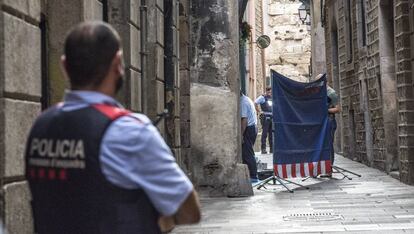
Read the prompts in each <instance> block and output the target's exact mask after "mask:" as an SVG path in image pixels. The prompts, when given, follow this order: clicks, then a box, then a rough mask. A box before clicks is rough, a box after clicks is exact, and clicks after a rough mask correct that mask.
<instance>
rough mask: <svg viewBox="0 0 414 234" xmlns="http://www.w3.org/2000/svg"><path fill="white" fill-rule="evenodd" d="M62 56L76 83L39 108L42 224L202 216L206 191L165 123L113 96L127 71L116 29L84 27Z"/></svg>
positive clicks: (36, 177) (34, 149) (123, 229)
mask: <svg viewBox="0 0 414 234" xmlns="http://www.w3.org/2000/svg"><path fill="white" fill-rule="evenodd" d="M62 65H63V66H62V67H63V70H64V72H65V74H66V75H67V76H68V78H69V81H70V86H71V90H70V91H68V92H67V93H66V94H65V97H64V102H63V103H60V104H58V105H56V106H54V107H51V108H50V109H48V110H46V111H45V112H44V113H42V114H41V115H40V116H39V117H38V119H37V120H36V122H35V123H34V125H33V127H32V129H31V132H30V135H29V138H28V142H27V146H26V155H25V158H26V177H27V179H28V181H29V186H30V190H31V193H32V202H31V204H32V210H33V215H34V227H35V232H36V233H39V234H49V233H51V234H52V233H53V234H56V233H71V234H74V233H81V234H82V233H88V234H93V233H108V234H109V233H111V234H114V233H119V234H128V233H145V234H147V233H160V232H161V231H162V230H163V231H167V230H168V229H171V228H173V227H174V225H175V224H184V223H195V222H198V221H199V219H200V208H199V202H198V198H197V194H196V192H195V191H194V188H193V186H192V184H191V182H190V181H189V180H188V178H187V177H186V176H185V175H184V173H183V172H182V171H181V170H180V168H179V167H178V165H177V164H176V162H175V160H174V158H173V156H172V154H171V151H170V150H169V148H168V147H167V145H166V144H165V142H164V141H163V139H162V138H161V136H160V134H159V133H158V131H157V129H156V128H155V127H154V126H153V125H152V124H151V121H150V120H149V119H148V118H147V117H146V116H144V115H141V114H135V113H131V112H129V111H128V110H126V109H124V108H122V107H121V105H120V104H119V103H118V102H117V101H116V100H115V99H114V97H115V95H116V93H117V91H118V90H119V89H120V87H121V84H122V81H123V78H122V76H123V75H124V66H123V63H122V48H121V42H120V38H119V35H118V34H117V32H116V31H115V30H114V29H113V28H112V27H111V26H110V25H108V24H105V23H103V22H86V23H82V24H80V25H78V26H76V27H75V28H74V29H73V30H72V31H71V32H70V33H69V34H68V36H67V38H66V41H65V45H64V55H63V56H62ZM161 229H162V230H161Z"/></svg>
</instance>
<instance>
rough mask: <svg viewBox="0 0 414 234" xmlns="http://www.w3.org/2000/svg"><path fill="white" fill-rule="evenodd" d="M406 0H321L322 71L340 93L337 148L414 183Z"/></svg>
mask: <svg viewBox="0 0 414 234" xmlns="http://www.w3.org/2000/svg"><path fill="white" fill-rule="evenodd" d="M410 2H412V1H403V0H395V1H391V0H368V1H349V0H341V1H327V2H326V5H325V9H324V10H325V12H326V17H325V40H326V43H325V44H326V57H327V62H326V64H327V68H328V76H329V77H330V81H331V82H332V83H333V85H334V87H335V88H336V89H337V90H338V89H339V90H340V95H341V98H340V100H341V106H342V113H341V116H340V117H341V121H340V122H341V124H342V125H343V128H342V130H343V131H342V134H341V135H340V136H339V137H340V138H341V139H340V140H341V143H342V149H343V152H344V154H345V155H346V156H347V157H350V158H353V159H355V160H359V161H362V162H364V163H366V164H368V165H371V166H373V167H376V168H379V169H381V170H384V171H386V172H390V173H391V172H392V173H393V174H396V176H397V177H398V176H400V179H401V180H402V181H404V182H406V183H414V181H413V176H412V170H413V166H412V165H413V164H412V160H411V159H410V156H409V155H410V152H411V151H410V149H411V148H412V147H413V146H412V143H411V142H410V140H409V139H410V135H411V129H410V123H411V119H412V118H410V113H411V112H412V108H413V107H412V105H410V104H411V102H412V101H411V99H412V96H411V95H412V93H413V91H412V89H413V87H412V71H411V61H412V55H411V42H410V32H411V33H412V32H413V26H412V25H413V22H412V20H411V21H410V15H409V14H411V15H412V12H409V9H410V8H409V3H410ZM409 26H410V27H411V28H410V27H409ZM398 174H399V175H398Z"/></svg>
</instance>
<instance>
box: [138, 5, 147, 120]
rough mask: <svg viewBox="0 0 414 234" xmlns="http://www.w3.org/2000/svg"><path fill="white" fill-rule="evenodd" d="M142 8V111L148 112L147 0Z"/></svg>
mask: <svg viewBox="0 0 414 234" xmlns="http://www.w3.org/2000/svg"><path fill="white" fill-rule="evenodd" d="M139 9H140V13H141V14H140V21H141V25H140V27H141V112H143V113H146V110H147V107H146V102H144V98H145V97H147V96H148V95H147V91H146V90H147V89H146V87H147V85H146V84H147V78H146V69H147V57H148V51H147V12H148V7H147V3H146V1H145V0H141V6H140V7H139Z"/></svg>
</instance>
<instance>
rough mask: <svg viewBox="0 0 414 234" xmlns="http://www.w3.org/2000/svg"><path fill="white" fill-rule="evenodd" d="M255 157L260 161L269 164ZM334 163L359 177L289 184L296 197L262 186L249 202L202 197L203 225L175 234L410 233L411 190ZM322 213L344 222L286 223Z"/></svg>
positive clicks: (413, 226) (413, 219)
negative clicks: (287, 218) (296, 216)
mask: <svg viewBox="0 0 414 234" xmlns="http://www.w3.org/2000/svg"><path fill="white" fill-rule="evenodd" d="M257 156H258V158H259V159H260V160H262V161H263V162H265V161H266V160H269V159H266V156H261V155H260V154H259V155H257ZM267 157H268V156H267ZM270 163H271V161H270ZM337 164H338V166H340V167H343V168H346V169H349V170H351V171H354V172H356V173H359V174H362V177H361V178H356V177H353V179H352V180H348V179H341V178H342V177H341V176H340V175H337V174H335V175H334V178H333V179H313V178H311V179H308V180H307V181H306V182H300V180H295V181H299V183H300V184H306V185H308V186H310V187H311V189H309V190H301V189H297V188H296V187H297V186H296V185H295V186H294V185H291V184H288V185H287V186H288V187H290V188H292V189H294V191H295V192H294V193H289V192H287V191H286V190H285V189H284V188H283V187H282V186H280V185H266V188H267V189H261V190H257V189H254V193H255V196H254V197H250V198H238V199H229V198H209V197H207V196H205V195H201V198H202V210H203V219H202V222H201V223H200V224H197V225H191V226H179V227H177V228H176V229H175V230H174V233H255V234H256V233H324V234H325V233H338V232H346V233H414V187H413V186H409V185H406V184H403V183H400V182H399V181H398V180H395V179H392V178H391V179H390V177H389V176H388V175H386V174H385V173H383V172H381V171H379V170H376V169H372V168H368V167H366V166H365V165H362V164H359V163H357V162H353V161H350V160H348V159H346V158H343V157H340V156H337ZM270 167H271V165H270ZM323 212H332V213H335V214H339V215H341V216H342V217H343V219H341V220H319V221H318V220H311V219H308V220H290V221H285V220H284V217H285V216H288V215H292V214H307V213H309V214H312V213H323Z"/></svg>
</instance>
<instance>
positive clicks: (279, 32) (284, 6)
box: [265, 0, 311, 81]
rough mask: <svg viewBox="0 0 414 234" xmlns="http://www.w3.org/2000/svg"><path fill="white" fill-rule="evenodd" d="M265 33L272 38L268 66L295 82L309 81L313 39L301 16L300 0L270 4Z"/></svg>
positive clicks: (286, 0)
mask: <svg viewBox="0 0 414 234" xmlns="http://www.w3.org/2000/svg"><path fill="white" fill-rule="evenodd" d="M268 4H269V5H268V7H267V9H268V12H267V13H265V14H267V16H265V17H268V18H269V19H268V20H267V21H268V25H266V31H265V33H266V34H267V35H269V36H270V38H271V45H270V46H269V47H268V48H267V49H266V63H267V65H268V66H270V68H271V69H274V70H275V71H277V72H279V73H281V74H283V75H285V76H287V77H289V78H291V79H295V80H299V81H308V80H309V78H308V76H309V63H310V56H311V37H310V34H309V32H308V31H307V28H306V25H304V24H302V22H301V21H300V19H299V16H298V8H299V6H300V5H301V2H300V1H299V0H295V1H291V0H269V1H268Z"/></svg>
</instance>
